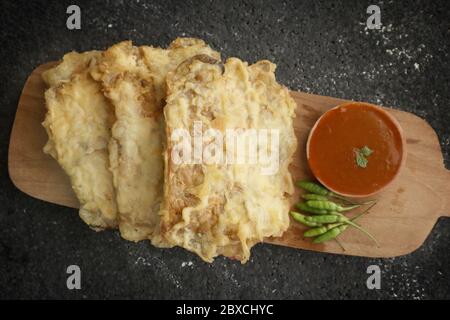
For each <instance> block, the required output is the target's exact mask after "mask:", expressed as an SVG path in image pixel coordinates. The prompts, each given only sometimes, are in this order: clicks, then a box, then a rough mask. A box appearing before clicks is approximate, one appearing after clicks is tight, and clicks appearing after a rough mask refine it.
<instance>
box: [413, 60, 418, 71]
mask: <svg viewBox="0 0 450 320" xmlns="http://www.w3.org/2000/svg"><path fill="white" fill-rule="evenodd" d="M414 68H415V69H416V70H419V64H418V63H417V62H416V63H414Z"/></svg>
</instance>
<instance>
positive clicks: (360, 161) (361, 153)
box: [354, 146, 373, 168]
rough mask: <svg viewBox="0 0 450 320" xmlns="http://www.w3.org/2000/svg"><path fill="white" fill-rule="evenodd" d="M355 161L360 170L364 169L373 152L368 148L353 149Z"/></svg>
mask: <svg viewBox="0 0 450 320" xmlns="http://www.w3.org/2000/svg"><path fill="white" fill-rule="evenodd" d="M354 151H355V160H356V164H357V165H358V167H360V168H366V167H367V164H368V163H369V160H368V159H367V157H368V156H370V155H371V154H372V153H373V150H372V149H370V148H369V147H368V146H364V147H362V148H361V149H358V148H355V150H354Z"/></svg>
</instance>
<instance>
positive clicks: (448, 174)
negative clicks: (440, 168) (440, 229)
mask: <svg viewBox="0 0 450 320" xmlns="http://www.w3.org/2000/svg"><path fill="white" fill-rule="evenodd" d="M443 176H444V177H443V185H442V190H443V195H442V196H443V197H444V199H445V207H444V212H443V213H442V214H443V215H444V216H446V217H450V170H447V169H445V171H444V174H443Z"/></svg>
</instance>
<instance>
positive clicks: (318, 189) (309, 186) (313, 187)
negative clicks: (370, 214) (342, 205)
mask: <svg viewBox="0 0 450 320" xmlns="http://www.w3.org/2000/svg"><path fill="white" fill-rule="evenodd" d="M297 185H298V186H299V187H300V188H302V189H304V190H306V191H309V192H311V193H314V194H317V195H321V196H328V197H333V198H336V199H340V200H343V201H345V202H347V203H349V204H356V203H354V202H353V201H350V200H348V199H346V198H345V197H342V196H340V195H338V194H336V193H334V192H332V191H330V190H328V189H327V188H325V187H323V186H321V185H320V184H318V183H315V182H311V181H305V180H304V181H298V182H297ZM308 200H309V199H308ZM314 200H315V199H314Z"/></svg>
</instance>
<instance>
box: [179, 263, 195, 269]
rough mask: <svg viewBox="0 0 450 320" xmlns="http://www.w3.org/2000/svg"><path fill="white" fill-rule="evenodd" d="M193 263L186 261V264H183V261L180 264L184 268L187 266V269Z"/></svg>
mask: <svg viewBox="0 0 450 320" xmlns="http://www.w3.org/2000/svg"><path fill="white" fill-rule="evenodd" d="M193 264H194V263H193V262H192V261H188V262H185V261H183V262H182V263H181V267H183V268H184V267H186V266H188V267H190V266H192V265H193Z"/></svg>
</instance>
